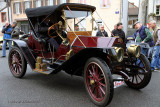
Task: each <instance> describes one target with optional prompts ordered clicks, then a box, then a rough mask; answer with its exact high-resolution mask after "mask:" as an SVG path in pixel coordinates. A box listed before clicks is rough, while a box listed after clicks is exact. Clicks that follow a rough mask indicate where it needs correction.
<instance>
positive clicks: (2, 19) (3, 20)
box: [1, 12, 7, 22]
mask: <svg viewBox="0 0 160 107" xmlns="http://www.w3.org/2000/svg"><path fill="white" fill-rule="evenodd" d="M5 21H7V15H6V12H2V13H1V22H5Z"/></svg>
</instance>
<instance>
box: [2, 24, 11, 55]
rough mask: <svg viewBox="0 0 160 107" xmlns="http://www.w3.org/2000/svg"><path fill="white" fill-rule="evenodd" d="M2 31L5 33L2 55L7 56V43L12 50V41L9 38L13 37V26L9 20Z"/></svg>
mask: <svg viewBox="0 0 160 107" xmlns="http://www.w3.org/2000/svg"><path fill="white" fill-rule="evenodd" d="M2 33H4V35H3V45H2V57H6V45H7V43H8V44H9V51H10V50H11V47H12V41H10V40H9V39H11V33H12V26H11V25H10V24H9V22H8V21H7V22H6V24H5V25H4V26H3V29H2Z"/></svg>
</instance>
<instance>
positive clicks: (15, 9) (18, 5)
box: [13, 2, 21, 14]
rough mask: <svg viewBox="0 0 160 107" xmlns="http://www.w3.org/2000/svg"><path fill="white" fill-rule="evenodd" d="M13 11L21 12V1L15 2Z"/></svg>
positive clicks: (15, 12)
mask: <svg viewBox="0 0 160 107" xmlns="http://www.w3.org/2000/svg"><path fill="white" fill-rule="evenodd" d="M13 13H14V14H21V3H20V2H15V3H14V4H13Z"/></svg>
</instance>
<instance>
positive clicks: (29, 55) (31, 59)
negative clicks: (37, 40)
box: [12, 39, 36, 69]
mask: <svg viewBox="0 0 160 107" xmlns="http://www.w3.org/2000/svg"><path fill="white" fill-rule="evenodd" d="M12 41H13V43H14V44H13V45H14V46H16V47H18V48H19V49H20V50H21V52H22V54H23V56H24V57H25V59H26V61H27V62H28V63H29V65H30V66H31V68H32V69H34V68H35V63H36V56H35V53H34V52H33V51H31V49H29V47H28V45H27V43H26V42H24V41H22V40H13V39H12Z"/></svg>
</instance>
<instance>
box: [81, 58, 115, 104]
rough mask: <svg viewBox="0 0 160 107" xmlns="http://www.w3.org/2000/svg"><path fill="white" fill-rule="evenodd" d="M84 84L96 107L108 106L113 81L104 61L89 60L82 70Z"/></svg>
mask: <svg viewBox="0 0 160 107" xmlns="http://www.w3.org/2000/svg"><path fill="white" fill-rule="evenodd" d="M84 82H85V88H86V90H87V93H88V95H89V96H90V99H91V100H92V102H93V103H95V104H96V105H98V106H102V107H103V106H106V105H108V104H109V103H110V102H111V100H112V97H113V93H114V88H113V79H112V75H111V72H110V70H109V67H108V66H107V64H106V63H105V61H103V60H101V59H99V58H90V59H89V60H88V61H87V62H86V64H85V68H84Z"/></svg>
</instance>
